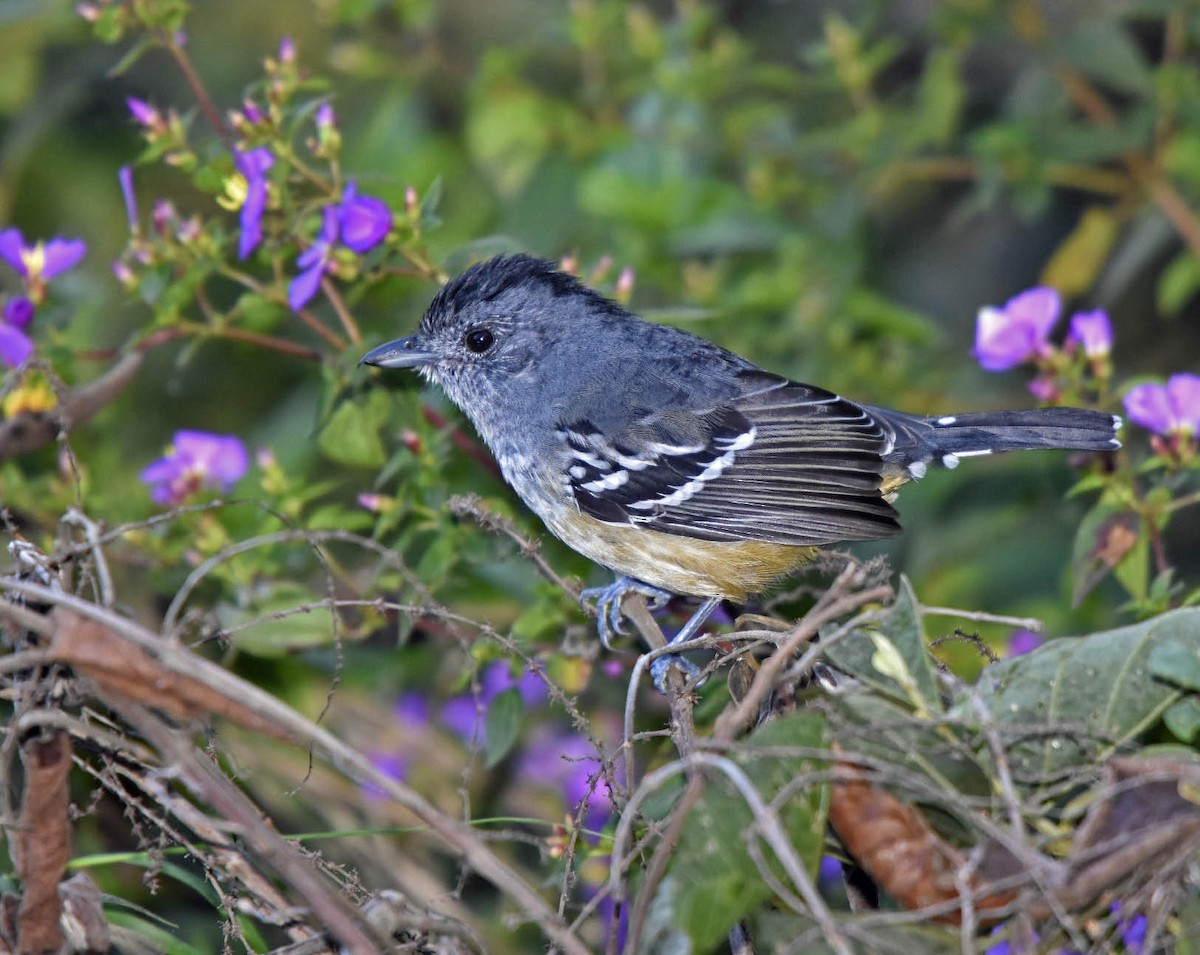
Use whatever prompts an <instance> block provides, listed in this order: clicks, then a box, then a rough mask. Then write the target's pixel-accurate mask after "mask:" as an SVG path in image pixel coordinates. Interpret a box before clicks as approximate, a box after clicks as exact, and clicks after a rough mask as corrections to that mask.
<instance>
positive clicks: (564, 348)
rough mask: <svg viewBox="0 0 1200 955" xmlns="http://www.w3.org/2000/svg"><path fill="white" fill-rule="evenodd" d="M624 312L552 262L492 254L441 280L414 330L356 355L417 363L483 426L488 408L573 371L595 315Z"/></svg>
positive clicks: (509, 409)
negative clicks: (488, 257)
mask: <svg viewBox="0 0 1200 955" xmlns="http://www.w3.org/2000/svg"><path fill="white" fill-rule="evenodd" d="M624 314H625V313H624V310H623V309H621V308H620V306H618V305H616V304H615V303H614V302H611V301H609V300H608V299H605V298H603V297H601V296H600V295H598V294H597V293H595V292H593V291H592V290H591V289H589V288H587V287H586V286H584V285H582V284H581V283H580V282H579V281H578V280H577V279H575V278H574V276H571V275H568V274H566V273H564V272H560V271H558V270H557V269H556V268H555V267H554V265H553V264H552V263H550V262H546V261H543V260H541V259H535V258H532V257H530V256H526V255H513V256H499V257H497V258H493V259H489V260H488V261H486V262H481V263H479V264H478V265H474V266H472V267H471V268H469V269H467V271H465V272H463V273H462V274H461V275H459V276H457V277H456V278H453V279H451V280H450V281H449V282H447V283H446V284H445V285H444V286H443V287H442V289H441V291H440V292H438V294H437V296H436V297H435V298H434V299H433V301H432V302H431V303H430V305H429V308H428V309H427V310H426V312H425V316H424V318H422V319H421V325H420V328H418V330H417V332H416V334H415V335H410V336H408V337H407V338H399V339H396V340H395V341H391V342H387V343H385V344H383V345H380V346H379V347H378V348H375V349H372V350H371V351H369V352H368V353H367V354H366V355H364V356H363V357H362V360H361V361H360V364H367V365H375V366H376V367H379V368H411V369H414V370H416V371H417V372H419V373H420V374H421V375H422V376H424V377H425V378H426V379H428V380H430V381H432V382H434V383H435V384H437V385H439V386H441V388H442V389H443V390H445V392H446V394H447V395H449V397H450V399H451V400H452V401H454V402H455V404H457V405H458V406H459V407H460V408H462V409H463V410H464V411H465V412H466V413H467V415H468V416H469V417H470V418H472V419H473V420H474V421H475V423H476V424H477V425H479V426H481V429H482V430H485V431H486V430H487V429H486V424H487V418H488V417H489V415H490V414H492V413H493V412H494V411H499V412H500V413H506V414H511V413H520V411H521V409H522V406H526V405H529V406H532V405H545V403H547V402H553V401H554V400H556V399H557V398H558V397H559V396H560V392H561V390H562V386H563V385H564V384H565V383H569V382H570V381H571V380H572V378H573V376H572V375H571V374H568V373H566V369H574V370H576V372H577V371H578V370H579V369H580V368H581V367H586V365H587V361H588V355H589V352H591V353H593V354H594V351H595V345H594V341H592V339H591V334H592V333H594V332H595V331H596V326H597V323H598V322H603V320H604V319H605V317H608V316H619V315H624ZM576 380H577V378H576Z"/></svg>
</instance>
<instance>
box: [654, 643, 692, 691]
mask: <svg viewBox="0 0 1200 955" xmlns="http://www.w3.org/2000/svg"><path fill="white" fill-rule="evenodd" d="M672 669H679V670H682V671H683V677H684V679H685V680H687V681H689V682H690V681H692V680H695V679H696V678H697V677H698V676H700V673H701V668H700V667H699V666H697V665H696V664H695V663H693V662H692V661H691V660H689V659H688V658H687V657H685V656H681V655H680V654H678V653H668V654H664V655H663V656H661V657H655V658H654V659H653V660H651V661H650V679H651V680H653V681H654V688H655V689H656V690H658V692H659V693H661V694H662V695H663V696H666V695H667V674H668V673H670V672H671V670H672Z"/></svg>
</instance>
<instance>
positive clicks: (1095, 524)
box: [1071, 499, 1150, 606]
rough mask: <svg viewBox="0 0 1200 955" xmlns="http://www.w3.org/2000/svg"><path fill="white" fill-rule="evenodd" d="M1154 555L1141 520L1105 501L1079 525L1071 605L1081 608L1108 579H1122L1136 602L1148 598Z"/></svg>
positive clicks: (1072, 571)
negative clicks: (1150, 559)
mask: <svg viewBox="0 0 1200 955" xmlns="http://www.w3.org/2000/svg"><path fill="white" fill-rule="evenodd" d="M1149 557H1150V551H1149V546H1148V541H1147V540H1146V535H1145V534H1143V533H1142V521H1141V518H1140V517H1139V516H1138V515H1137V514H1136V513H1135V512H1133V511H1130V510H1128V509H1126V508H1125V507H1124V506H1123V505H1121V504H1118V503H1113V502H1110V501H1105V500H1104V499H1101V500H1100V502H1099V503H1097V504H1096V506H1095V507H1093V508H1092V509H1091V510H1090V511H1088V513H1087V514H1086V515H1085V516H1084V518H1083V520H1082V521H1080V522H1079V530H1078V531H1076V532H1075V544H1074V547H1073V549H1072V553H1071V602H1072V604H1073V605H1075V606H1078V605H1079V603H1080V601H1082V600H1083V598H1084V597H1086V596H1087V595H1088V594H1089V593H1090V592H1091V591H1092V589H1093V588H1095V587H1096V586H1097V585H1098V584H1099V583H1100V582H1101V581H1102V580H1104V578H1105V577H1107V576H1108V575H1109V574H1110V573H1112V572H1113V571H1119V573H1118V575H1117V576H1118V579H1119V580H1120V581H1121V584H1122V585H1123V586H1124V587H1125V589H1126V590H1127V591H1128V592H1129V594H1130V595H1131V596H1132V597H1134V598H1141V597H1144V596H1145V595H1146V588H1147V586H1149V580H1148V574H1149V569H1150V565H1149Z"/></svg>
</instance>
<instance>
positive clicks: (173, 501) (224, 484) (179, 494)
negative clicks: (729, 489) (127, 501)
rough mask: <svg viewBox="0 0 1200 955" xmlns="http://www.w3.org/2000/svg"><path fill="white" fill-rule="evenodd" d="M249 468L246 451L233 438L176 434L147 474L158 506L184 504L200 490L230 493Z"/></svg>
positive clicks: (145, 480)
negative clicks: (209, 489) (164, 453)
mask: <svg viewBox="0 0 1200 955" xmlns="http://www.w3.org/2000/svg"><path fill="white" fill-rule="evenodd" d="M248 467H249V464H248V459H247V456H246V448H245V446H244V445H243V444H242V442H241V441H240V440H238V439H237V438H235V437H233V436H232V435H222V434H210V433H209V432H207V431H176V432H175V437H174V439H173V441H172V443H171V446H170V447H169V448H167V453H166V455H164V456H163V457H161V458H159V459H158V460H157V461H155V462H154V463H153V464H151V465H150V466H149V467H147V468H146V469H145V470H144V471H142V476H141V477H142V483H144V484H147V485H149V487H150V497H151V498H152V499H153V500H154V502H155V503H156V504H169V505H171V506H172V507H174V506H177V505H179V504H182V503H183V502H184V501H186V500H187V499H188V498H189V497H190V496H191V495H193V494H195V493H196V492H197V491H199V490H200V489H201V488H204V487H209V488H214V489H216V490H219V491H222V492H228V491H229V489H230V488H232V487H233V485H234V483H235V482H237V481H238V480H239V479H240V478H241V477H242V475H244V474H245V473H246V470H247V468H248Z"/></svg>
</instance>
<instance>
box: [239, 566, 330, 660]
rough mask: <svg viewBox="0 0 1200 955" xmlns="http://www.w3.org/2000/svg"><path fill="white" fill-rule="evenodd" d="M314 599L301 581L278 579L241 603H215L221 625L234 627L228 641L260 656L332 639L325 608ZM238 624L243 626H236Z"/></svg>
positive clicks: (314, 644) (327, 642) (318, 643)
mask: <svg viewBox="0 0 1200 955" xmlns="http://www.w3.org/2000/svg"><path fill="white" fill-rule="evenodd" d="M314 599H317V598H315V595H314V594H313V591H312V590H311V589H309V588H307V587H305V586H303V585H301V584H292V583H286V582H284V583H278V584H276V585H275V586H273V587H271V588H270V589H269V590H268V591H267V593H266V594H265V595H264V596H261V597H259V598H257V599H255V600H254V601H253V602H252V603H250V604H247V605H245V606H242V605H239V606H236V607H235V606H233V605H231V604H222V605H220V606H218V607H217V611H216V612H217V619H218V620H219V621H220V623H221V626H222V627H224V628H227V629H231V630H234V631H235V632H234V633H233V634H232V635H231V637H230V641H231V642H232V643H233V645H234V646H235V647H237V648H238V649H239V650H244V651H245V652H246V653H252V654H254V655H255V656H261V657H277V656H282V655H284V654H286V653H291V652H292V651H293V650H298V649H302V648H304V647H323V646H328V645H329V644H330V643H331V642H332V641H333V619H332V617H331V616H330V613H329V608H328V607H320V606H318V607H313V606H312V604H313V602H314ZM301 608H303V609H301ZM276 615H278V616H276ZM247 625H248V626H247ZM242 626H245V627H246V629H244V630H241V629H237V628H239V627H242Z"/></svg>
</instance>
